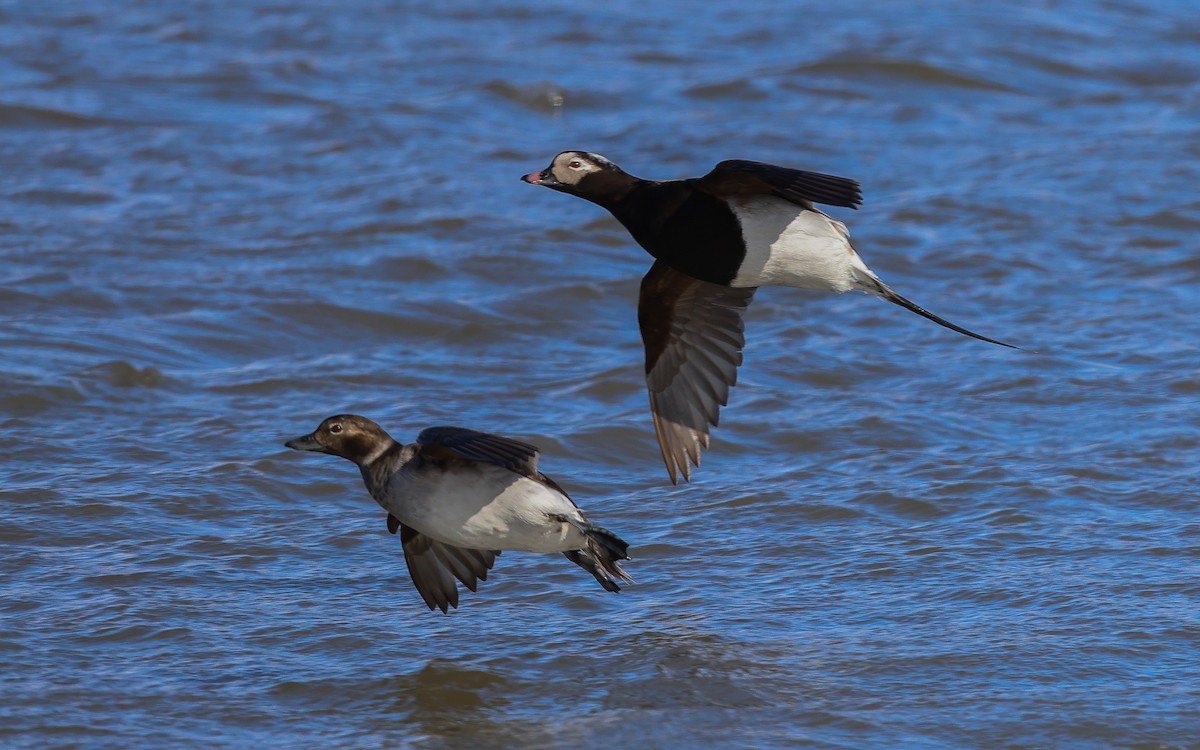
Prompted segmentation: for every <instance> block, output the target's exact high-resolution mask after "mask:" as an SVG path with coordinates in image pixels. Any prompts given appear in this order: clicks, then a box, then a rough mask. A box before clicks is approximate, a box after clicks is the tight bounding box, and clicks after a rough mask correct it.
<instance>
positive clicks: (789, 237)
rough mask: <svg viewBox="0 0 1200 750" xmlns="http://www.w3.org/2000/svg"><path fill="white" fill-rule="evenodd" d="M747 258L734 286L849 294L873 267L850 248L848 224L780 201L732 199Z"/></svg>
mask: <svg viewBox="0 0 1200 750" xmlns="http://www.w3.org/2000/svg"><path fill="white" fill-rule="evenodd" d="M730 207H731V208H732V209H733V213H734V215H735V216H737V219H738V222H739V223H740V224H741V225H742V239H743V240H744V241H745V243H746V259H745V260H744V261H743V262H742V266H741V268H739V269H738V273H737V276H736V277H735V278H734V280H733V283H732V285H731V286H738V287H746V286H767V285H772V286H791V287H797V288H800V289H821V290H825V291H831V292H848V291H850V290H852V289H858V288H861V287H860V285H859V283H857V279H858V278H859V277H860V276H861V275H862V274H863V273H864V272H865V273H866V274H867V275H868V276H871V277H873V276H874V274H873V273H871V271H870V269H868V268H867V267H866V265H865V264H864V263H863V262H862V260H861V259H860V258H859V257H858V253H857V252H855V251H854V248H853V247H852V246H851V245H850V231H849V230H848V229H846V225H845V224H843V223H842V222H840V221H837V220H835V219H833V218H831V217H830V216H827V215H826V214H824V213H822V212H820V211H818V210H816V209H807V208H800V207H799V206H797V205H796V204H794V203H789V202H788V201H785V200H783V199H781V198H774V197H765V198H754V199H751V200H742V201H738V200H736V199H735V200H733V201H731V206H730Z"/></svg>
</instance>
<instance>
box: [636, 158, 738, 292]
mask: <svg viewBox="0 0 1200 750" xmlns="http://www.w3.org/2000/svg"><path fill="white" fill-rule="evenodd" d="M612 212H613V215H614V216H616V217H617V219H618V220H620V222H621V223H622V224H624V225H625V228H626V229H628V230H629V233H630V234H632V235H633V238H634V239H635V240H637V242H638V244H639V245H641V246H642V247H643V248H645V250H646V252H648V253H650V254H651V255H653V256H654V257H655V258H657V259H658V260H661V261H663V262H664V263H666V264H668V265H669V266H671V267H672V268H674V269H675V270H677V271H682V272H683V273H686V274H687V275H689V276H692V277H694V278H697V279H701V280H703V281H708V282H711V283H713V284H723V285H725V286H728V285H729V283H730V282H731V281H733V279H734V278H735V277H736V276H737V272H738V269H739V268H740V267H741V265H742V261H743V260H744V259H745V257H746V245H745V243H744V242H743V240H742V227H741V225H740V224H739V223H738V220H737V216H735V215H734V213H733V211H732V210H731V209H730V208H729V204H727V203H726V202H725V201H723V200H721V199H720V198H717V197H716V196H713V195H709V194H708V193H703V192H701V191H699V190H696V189H694V188H693V187H692V186H691V185H689V184H688V182H687V181H683V180H681V181H678V182H665V183H658V184H653V183H651V184H647V185H644V186H639V187H638V188H635V189H634V190H633V191H631V192H630V193H629V195H627V196H626V197H625V199H624V200H623V201H621V203H620V204H619V205H618V206H616V207H614V208H613V209H612Z"/></svg>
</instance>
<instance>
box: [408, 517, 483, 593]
mask: <svg viewBox="0 0 1200 750" xmlns="http://www.w3.org/2000/svg"><path fill="white" fill-rule="evenodd" d="M400 542H401V545H402V546H403V547H404V562H405V563H407V565H408V574H409V575H410V576H411V577H412V582H413V584H414V585H415V586H416V587H417V592H418V593H420V594H421V598H422V599H424V600H425V604H426V605H428V606H429V609H431V610H433V609H440V610H442V612H443V613H444V612H446V611H447V610H448V609H449V608H450V607H458V585H457V584H456V583H455V582H454V579H456V578H457V579H458V580H460V581H462V582H463V585H465V586H466V587H467V588H469V589H470V590H472V591H474V590H475V588H476V586H478V582H479V581H486V580H487V574H488V571H489V570H491V569H492V565H494V564H495V562H496V558H497V557H498V556H499V555H500V553H499V552H498V551H495V550H480V549H463V548H461V547H452V546H450V545H449V544H443V543H442V542H438V541H434V540H433V539H431V538H429V537H427V536H425V535H424V534H422V533H421V532H419V531H417V530H415V529H412V528H410V527H408V526H405V525H403V524H401V526H400Z"/></svg>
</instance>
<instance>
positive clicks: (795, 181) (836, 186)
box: [695, 159, 862, 208]
mask: <svg viewBox="0 0 1200 750" xmlns="http://www.w3.org/2000/svg"><path fill="white" fill-rule="evenodd" d="M695 184H696V187H698V188H700V189H701V190H703V191H705V192H708V193H712V194H713V195H719V196H728V195H775V196H778V197H780V198H783V199H784V200H788V201H791V202H792V203H795V204H797V205H799V206H805V207H809V205H810V204H812V203H824V204H825V205H827V206H844V207H846V208H858V206H859V204H861V203H862V189H861V188H860V187H859V185H858V182H857V181H855V180H850V179H847V178H845V177H835V176H833V175H830V174H820V173H818V172H805V171H803V170H799V169H788V168H787V167H777V166H775V165H774V164H764V163H762V162H759V161H744V160H742V159H730V160H729V161H723V162H721V163H720V164H718V165H717V166H715V167H713V171H711V172H709V173H708V174H706V175H704V176H703V177H701V178H700V179H698V180H696V183H695Z"/></svg>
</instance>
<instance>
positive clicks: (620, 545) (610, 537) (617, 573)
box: [563, 524, 633, 593]
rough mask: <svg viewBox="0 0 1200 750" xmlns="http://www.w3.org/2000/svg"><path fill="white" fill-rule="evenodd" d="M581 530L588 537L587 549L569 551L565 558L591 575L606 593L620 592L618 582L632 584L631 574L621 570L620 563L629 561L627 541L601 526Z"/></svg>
mask: <svg viewBox="0 0 1200 750" xmlns="http://www.w3.org/2000/svg"><path fill="white" fill-rule="evenodd" d="M581 530H582V531H583V533H584V534H586V535H587V538H588V541H587V547H586V548H585V549H573V550H568V551H566V552H564V553H563V556H564V557H566V558H567V559H568V560H570V561H571V562H573V563H575V564H576V565H578V566H579V567H581V568H583V569H584V570H586V571H587V572H589V573H591V574H592V575H593V576H594V577H595V578H596V580H597V581H598V582H599V583H600V585H601V586H603V587H604V590H605V591H612V592H613V593H616V592H618V591H620V590H621V587H620V586H619V585H617V581H624V582H627V583H628V582H632V581H633V579H632V578H630V577H629V574H628V573H626V572H625V571H624V570H622V569H621V562H620V561H621V560H628V559H629V545H628V544H626V542H625V540H623V539H621V538H620V537H619V536H617V535H616V534H614V533H612V532H611V531H608V530H607V529H602V528H600V527H599V526H592V525H590V524H588V525H587V526H585V527H584V528H582V529H581Z"/></svg>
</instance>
